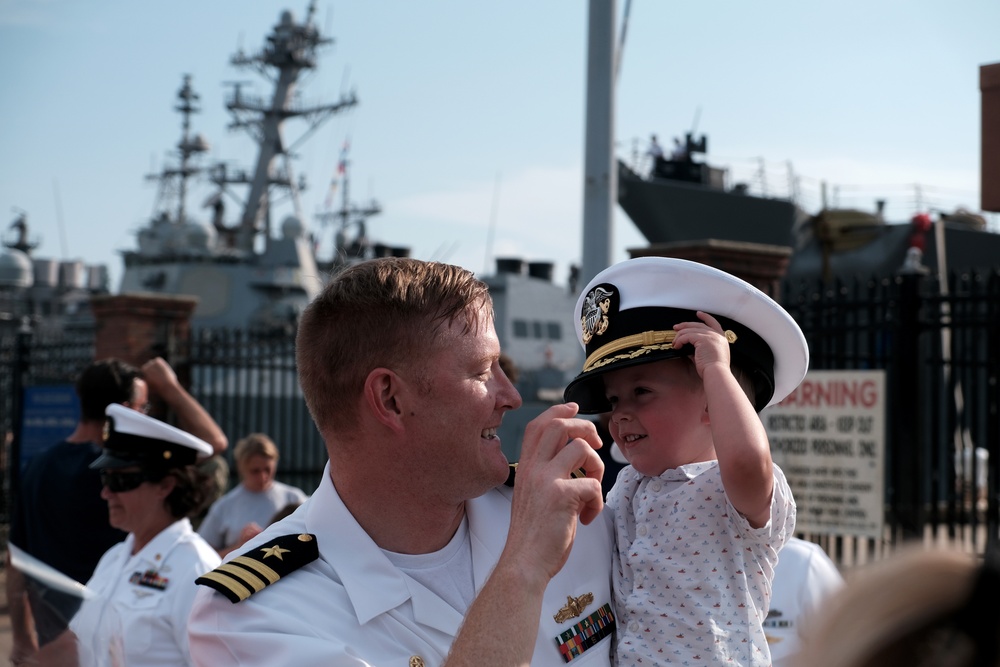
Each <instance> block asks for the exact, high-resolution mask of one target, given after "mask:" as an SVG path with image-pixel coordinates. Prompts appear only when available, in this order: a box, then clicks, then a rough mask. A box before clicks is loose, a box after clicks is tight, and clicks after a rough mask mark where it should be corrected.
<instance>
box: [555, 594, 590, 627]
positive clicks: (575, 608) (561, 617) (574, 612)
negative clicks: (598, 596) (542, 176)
mask: <svg viewBox="0 0 1000 667" xmlns="http://www.w3.org/2000/svg"><path fill="white" fill-rule="evenodd" d="M593 601H594V594H593V593H584V594H583V595H581V596H580V597H576V598H575V597H573V596H572V595H567V596H566V605H565V606H564V607H562V608H561V609H560V610H559V611H558V612H556V614H555V615H553V616H552V618H554V619H555V621H556V623H564V622H566V621H568V620H569V619H571V618H576V617H577V616H579V615H580V614H582V613H583V610H584V609H586V608H587V605H589V604H590V603H592V602H593Z"/></svg>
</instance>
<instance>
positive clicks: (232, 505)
mask: <svg viewBox="0 0 1000 667" xmlns="http://www.w3.org/2000/svg"><path fill="white" fill-rule="evenodd" d="M305 501H306V494H305V493H304V492H303V491H302V489H298V488H296V487H294V486H289V485H288V484H282V483H281V482H278V481H275V482H274V483H273V484H271V488H269V489H268V490H267V491H261V492H259V493H256V492H254V491H251V490H249V489H248V488H247V487H245V486H243V485H242V484H240V485H239V486H237V487H236V488H235V489H233V490H232V491H230V492H229V493H227V494H226V495H224V496H222V497H221V498H219V499H218V500H216V501H215V502H214V503H212V506H211V507H210V508H209V509H208V514H206V515H205V520H204V521H202V522H201V525H200V526H198V534H199V535H201V536H202V537H204V538H205V541H206V542H208V543H209V544H211V545H212V546H213V547H215V548H216V549H224V548H225V547H228V546H229V545H230V544H234V543H235V542H236V540H237V539H238V538H239V536H240V532H241V531H242V530H243V527H244V526H246V525H247V524H248V523H256V524H257V525H258V526H260V527H261V528H266V527H267V525H268V524H269V523H271V519H272V518H273V517H274V515H275V514H276V513H277V512H278V510H281V509H284V508H285V507H286V506H287V505H291V504H293V503H294V504H296V505H298V504H301V503H304V502H305Z"/></svg>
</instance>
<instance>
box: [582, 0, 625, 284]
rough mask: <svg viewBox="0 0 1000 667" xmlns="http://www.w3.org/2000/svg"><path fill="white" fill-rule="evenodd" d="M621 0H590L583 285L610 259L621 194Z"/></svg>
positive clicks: (605, 265) (584, 180) (606, 264)
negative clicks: (617, 142) (617, 136)
mask: <svg viewBox="0 0 1000 667" xmlns="http://www.w3.org/2000/svg"><path fill="white" fill-rule="evenodd" d="M615 6H616V0H590V10H589V19H588V27H587V109H586V130H585V132H586V136H585V142H584V177H583V261H582V266H581V269H580V280H579V285H580V286H581V287H583V286H586V284H587V283H588V282H590V279H591V278H593V277H594V276H595V275H597V274H598V273H600V272H601V270H603V269H604V268H606V267H608V266H610V265H611V257H612V247H613V246H612V227H611V215H612V212H613V210H614V205H615V202H616V200H617V197H618V170H617V169H616V166H617V165H616V164H615V155H614V122H615V95H614V72H615Z"/></svg>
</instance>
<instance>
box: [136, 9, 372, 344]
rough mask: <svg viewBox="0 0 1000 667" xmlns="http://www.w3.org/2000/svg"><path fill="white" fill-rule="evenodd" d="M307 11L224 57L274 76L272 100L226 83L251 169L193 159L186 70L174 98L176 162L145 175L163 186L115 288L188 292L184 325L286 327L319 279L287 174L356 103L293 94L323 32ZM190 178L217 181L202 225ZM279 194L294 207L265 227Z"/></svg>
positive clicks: (199, 152)
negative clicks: (233, 211)
mask: <svg viewBox="0 0 1000 667" xmlns="http://www.w3.org/2000/svg"><path fill="white" fill-rule="evenodd" d="M314 14H315V2H313V3H311V4H310V6H309V8H308V11H307V13H306V17H305V20H304V21H302V22H297V21H296V19H295V17H294V15H293V14H292V12H290V11H285V12H283V13H282V14H281V17H280V19H279V21H278V23H277V24H276V25H275V26H274V28H273V30H272V31H271V33H270V34H269V35H268V36H267V38H266V41H265V44H264V46H263V47H262V48H261V49H260V51H258V52H256V53H253V54H246V53H244V52H243V51H242V50H241V51H240V52H238V53H237V54H236V55H234V56H233V57H232V59H231V62H232V64H233V65H234V66H236V67H240V68H248V69H252V70H254V71H256V72H257V73H258V74H261V75H262V76H265V77H267V78H268V79H270V80H271V81H272V82H273V91H272V94H271V96H270V98H263V97H258V96H255V95H252V94H250V93H248V92H246V91H245V90H244V88H243V85H244V84H243V83H235V84H232V85H233V89H232V91H231V94H230V95H229V97H228V99H227V100H226V108H227V109H228V110H229V112H230V114H231V116H232V123H231V125H230V127H231V128H238V129H242V130H245V131H246V132H247V133H248V134H249V135H250V136H251V137H252V138H253V140H254V141H255V143H256V145H257V151H258V152H257V161H256V164H255V166H254V167H253V169H252V170H244V169H237V168H233V167H231V166H230V165H229V164H227V163H224V162H221V163H217V164H214V165H211V166H205V165H203V164H202V158H203V153H205V152H206V151H207V149H208V144H207V142H206V141H205V140H204V139H203V138H202V137H201V136H200V135H192V133H191V117H192V115H193V114H195V113H197V112H198V95H197V93H195V92H194V90H193V87H192V85H191V79H190V77H187V76H186V77H185V79H184V83H183V85H182V86H181V89H180V90H179V91H178V93H177V99H178V104H177V106H176V107H175V108H176V110H177V111H178V112H180V113H181V115H182V119H183V120H182V133H181V139H180V141H179V142H178V144H177V147H176V163H175V164H174V165H172V166H169V167H166V168H164V169H163V170H161V172H160V173H158V174H156V175H154V176H152V177H151V178H152V179H154V180H157V181H158V182H159V184H160V188H159V190H160V194H159V198H158V202H157V208H156V211H155V212H154V215H153V217H152V219H151V221H150V222H149V224H148V225H147V226H145V227H144V228H143V229H141V230H140V231H139V233H138V248H137V249H136V250H130V251H126V252H124V260H125V271H124V273H123V276H122V281H121V287H120V290H119V292H121V293H123V294H125V293H135V292H153V293H160V294H170V295H173V294H183V295H191V296H195V297H197V298H198V305H197V307H196V308H195V311H194V315H193V321H192V325H193V326H195V327H198V328H202V327H204V328H210V327H211V328H214V327H240V328H250V329H255V330H265V331H269V330H275V329H277V330H291V329H293V328H294V326H295V322H296V321H297V318H298V314H299V313H300V312H301V310H302V309H303V308H304V307H305V305H306V304H308V302H309V301H310V300H311V299H312V298H313V297H314V296H315V295H316V294H317V293H318V291H319V289H320V287H321V285H322V279H321V268H319V267H317V262H316V257H315V248H316V245H317V244H316V239H315V237H314V235H312V234H310V233H309V230H308V228H307V226H306V224H305V222H304V220H305V218H304V216H303V214H302V211H301V206H300V203H299V196H298V195H299V191H300V190H301V189H303V188H304V187H305V181H304V179H303V178H302V177H296V176H295V174H294V171H293V166H292V156H293V151H294V149H295V147H296V146H297V145H298V144H299V143H300V142H302V141H304V140H305V139H306V138H308V137H309V136H310V135H311V134H312V133H313V132H314V131H315V130H316V128H317V127H318V126H319V125H320V124H321V123H323V122H324V121H326V120H327V119H329V118H330V117H332V116H333V115H335V114H337V113H339V112H341V111H344V110H346V109H349V108H351V107H353V106H355V105H356V104H357V98H356V96H355V95H354V94H353V93H350V94H347V95H343V96H342V97H341V98H340V99H339V100H338V101H336V102H333V103H329V104H320V105H313V106H308V105H303V104H300V103H298V101H297V99H298V97H297V96H296V85H297V83H298V82H299V80H300V77H301V75H302V74H303V73H304V72H306V71H308V70H312V69H314V68H315V67H316V66H317V53H318V51H319V49H320V48H321V47H323V46H325V45H327V44H330V43H331V42H332V40H331V39H330V38H328V37H324V36H323V35H321V34H320V32H319V30H318V29H317V28H316V26H315V25H314V23H313V16H314ZM293 120H295V121H300V122H303V123H305V125H306V130H305V131H304V132H303V133H301V134H300V135H299V137H298V138H297V139H295V140H293V141H290V140H289V138H288V137H286V131H285V129H286V128H285V126H286V124H287V123H288V122H289V121H293ZM196 176H201V177H204V178H207V180H208V181H210V182H211V183H213V184H214V185H215V186H216V188H217V191H216V193H215V194H214V195H213V196H212V197H211V198H210V200H209V202H208V205H210V206H211V207H212V208H213V210H214V213H213V216H212V220H211V222H210V223H208V224H206V223H203V222H200V221H198V220H196V219H194V218H193V217H191V216H190V214H189V213H188V210H187V204H186V198H187V196H188V190H189V185H190V183H191V179H192V178H194V177H196ZM279 201H290V202H291V206H292V213H291V214H289V215H287V216H286V217H284V219H283V220H282V221H281V223H280V226H279V227H278V228H277V229H274V228H273V220H272V215H273V213H274V210H275V204H276V203H278V202H279ZM233 202H235V204H236V206H237V209H238V213H237V217H236V219H235V220H234V221H229V220H227V214H226V209H227V204H231V203H233Z"/></svg>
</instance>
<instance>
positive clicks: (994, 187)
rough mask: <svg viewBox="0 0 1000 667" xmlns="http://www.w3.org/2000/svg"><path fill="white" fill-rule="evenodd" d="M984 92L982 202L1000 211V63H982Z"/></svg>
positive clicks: (980, 88) (981, 73)
mask: <svg viewBox="0 0 1000 667" xmlns="http://www.w3.org/2000/svg"><path fill="white" fill-rule="evenodd" d="M979 90H980V94H981V104H982V111H981V115H982V117H981V121H980V122H981V123H982V136H981V137H980V139H979V141H980V150H981V151H982V158H981V160H980V176H979V178H980V186H979V187H980V200H981V201H980V204H979V205H980V206H981V207H982V209H983V210H984V211H1000V63H993V64H992V65H981V66H980V67H979Z"/></svg>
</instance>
